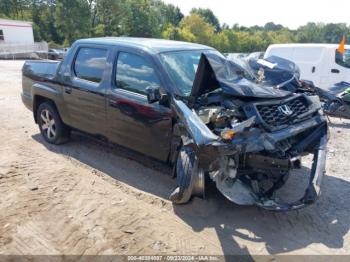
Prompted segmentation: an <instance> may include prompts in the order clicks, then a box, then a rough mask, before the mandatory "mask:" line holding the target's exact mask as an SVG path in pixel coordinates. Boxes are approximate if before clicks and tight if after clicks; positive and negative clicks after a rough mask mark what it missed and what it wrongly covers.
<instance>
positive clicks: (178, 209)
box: [0, 61, 350, 255]
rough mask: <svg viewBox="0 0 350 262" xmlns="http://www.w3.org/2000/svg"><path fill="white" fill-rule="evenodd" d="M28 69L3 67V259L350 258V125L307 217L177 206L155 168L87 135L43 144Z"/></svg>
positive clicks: (220, 202) (339, 126)
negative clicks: (27, 94) (28, 95)
mask: <svg viewBox="0 0 350 262" xmlns="http://www.w3.org/2000/svg"><path fill="white" fill-rule="evenodd" d="M22 64H23V62H21V61H0V123H1V125H0V137H1V143H0V254H34V255H35V254H147V255H150V254H181V255H183V254H206V255H209V254H217V255H219V254H223V253H224V254H251V255H258V254H349V253H350V234H349V225H350V219H349V216H350V202H349V199H350V187H349V185H350V174H349V167H350V150H349V146H350V140H349V137H350V121H347V120H339V119H331V121H332V124H331V129H330V131H331V140H330V142H329V148H328V159H327V175H326V176H325V177H324V180H323V188H322V189H323V190H322V195H321V197H320V199H319V200H318V202H317V203H316V204H314V205H312V206H310V207H308V208H306V209H303V210H299V211H294V212H288V213H273V212H268V211H264V210H261V209H259V208H256V207H242V206H237V205H235V204H232V203H230V202H229V201H227V200H226V199H225V198H224V197H222V196H221V195H220V194H219V193H218V192H216V191H215V190H211V191H210V192H209V194H208V197H207V199H206V200H201V199H198V198H195V199H193V200H192V201H191V203H190V204H188V205H185V206H173V205H172V204H171V202H169V201H168V200H167V196H168V194H169V193H170V192H171V190H172V189H173V188H174V187H175V181H174V180H173V179H172V178H171V177H170V171H169V169H168V168H167V167H166V166H164V165H162V164H160V163H158V162H156V161H153V160H150V159H148V158H147V157H145V156H142V155H139V154H137V153H134V152H130V151H129V150H126V149H123V148H120V147H118V146H110V145H107V144H105V143H103V142H101V141H98V140H95V139H92V138H89V137H87V136H85V135H82V134H73V136H72V140H71V142H69V143H68V144H65V145H62V146H53V145H49V144H47V143H45V142H44V141H43V139H42V138H41V136H40V134H39V129H38V127H37V126H36V125H35V124H34V121H33V117H32V113H31V112H30V111H28V110H27V109H26V108H25V107H24V106H23V104H22V102H21V99H20V92H21V66H22ZM305 170H306V169H305ZM301 175H302V174H301ZM297 176H298V175H296V176H295V177H297ZM299 176H300V174H299ZM291 185H292V186H293V185H294V186H295V185H296V186H297V187H298V186H299V183H295V182H294V184H293V183H291ZM292 190H293V188H292Z"/></svg>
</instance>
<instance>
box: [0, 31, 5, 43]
mask: <svg viewBox="0 0 350 262" xmlns="http://www.w3.org/2000/svg"><path fill="white" fill-rule="evenodd" d="M2 40H5V38H4V31H2V30H1V29H0V41H2Z"/></svg>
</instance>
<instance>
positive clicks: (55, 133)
mask: <svg viewBox="0 0 350 262" xmlns="http://www.w3.org/2000/svg"><path fill="white" fill-rule="evenodd" d="M37 120H38V125H39V129H40V132H41V135H42V136H43V137H44V139H45V140H46V141H47V142H48V143H50V144H55V145H58V144H62V143H64V142H67V141H68V138H69V135H70V129H69V127H67V126H66V125H65V124H64V123H63V122H62V120H61V118H60V116H59V114H58V112H57V109H56V107H55V106H54V105H53V103H52V102H44V103H42V104H40V106H39V108H38V111H37Z"/></svg>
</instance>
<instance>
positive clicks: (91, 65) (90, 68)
mask: <svg viewBox="0 0 350 262" xmlns="http://www.w3.org/2000/svg"><path fill="white" fill-rule="evenodd" d="M106 60H107V50H106V49H100V48H86V47H83V48H80V49H79V51H78V55H77V57H76V59H75V63H74V73H75V75H76V76H77V77H79V78H81V79H84V80H87V81H91V82H95V83H100V82H101V80H102V76H103V72H104V69H105V67H106Z"/></svg>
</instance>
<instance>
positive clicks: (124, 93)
mask: <svg viewBox="0 0 350 262" xmlns="http://www.w3.org/2000/svg"><path fill="white" fill-rule="evenodd" d="M113 72H114V73H113V75H112V78H113V80H112V88H111V90H110V92H109V94H108V98H107V119H108V123H109V124H108V125H109V138H110V140H112V141H113V142H115V143H117V144H120V145H123V146H125V147H128V148H131V149H133V150H136V151H139V152H141V153H143V154H146V155H149V156H152V157H155V158H157V159H160V160H163V161H165V160H166V159H167V157H168V154H169V151H170V142H171V135H172V122H171V110H170V108H168V107H165V106H162V105H159V103H158V102H157V103H154V104H149V103H148V101H147V96H146V88H147V87H152V86H153V87H160V86H161V81H160V78H159V77H158V75H157V72H156V70H155V67H154V66H153V63H152V61H151V59H149V58H148V57H146V56H144V55H142V54H138V53H132V52H129V51H128V52H124V51H121V52H118V55H117V58H116V63H115V68H114V70H113Z"/></svg>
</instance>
